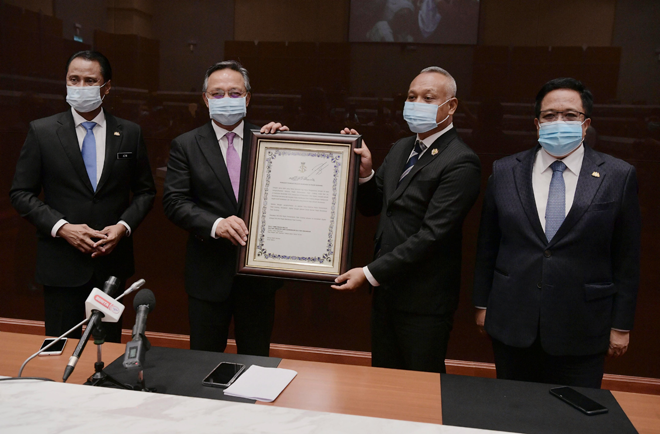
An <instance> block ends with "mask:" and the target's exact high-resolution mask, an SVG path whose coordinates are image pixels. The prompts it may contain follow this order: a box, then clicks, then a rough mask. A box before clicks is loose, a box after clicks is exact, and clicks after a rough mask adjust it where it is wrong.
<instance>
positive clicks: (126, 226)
mask: <svg viewBox="0 0 660 434" xmlns="http://www.w3.org/2000/svg"><path fill="white" fill-rule="evenodd" d="M117 224H118V225H124V227H125V228H126V236H127V237H130V236H131V227H130V226H129V225H128V223H126V222H125V221H124V220H119V223H117Z"/></svg>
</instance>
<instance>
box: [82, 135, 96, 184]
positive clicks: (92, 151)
mask: <svg viewBox="0 0 660 434" xmlns="http://www.w3.org/2000/svg"><path fill="white" fill-rule="evenodd" d="M81 125H82V126H83V127H85V129H86V130H87V134H85V138H84V139H83V145H82V157H83V161H84V162H85V169H87V176H89V181H90V182H91V183H92V188H93V189H94V191H96V138H95V137H94V132H93V131H92V130H93V129H94V127H95V126H96V122H83V123H82V124H81Z"/></svg>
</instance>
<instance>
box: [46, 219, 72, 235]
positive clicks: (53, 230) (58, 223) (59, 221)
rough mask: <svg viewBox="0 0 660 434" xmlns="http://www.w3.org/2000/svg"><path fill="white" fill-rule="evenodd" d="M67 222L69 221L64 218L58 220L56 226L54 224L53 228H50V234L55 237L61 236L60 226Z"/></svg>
mask: <svg viewBox="0 0 660 434" xmlns="http://www.w3.org/2000/svg"><path fill="white" fill-rule="evenodd" d="M67 223H69V222H68V221H66V220H64V219H60V220H58V221H57V223H55V226H53V229H51V230H50V235H51V236H52V237H53V238H59V235H57V231H59V230H60V228H61V227H62V226H64V225H65V224H67Z"/></svg>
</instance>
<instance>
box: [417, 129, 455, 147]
mask: <svg viewBox="0 0 660 434" xmlns="http://www.w3.org/2000/svg"><path fill="white" fill-rule="evenodd" d="M452 128H454V123H453V122H451V123H450V124H449V125H448V126H447V127H446V128H445V129H444V130H442V131H438V132H437V133H435V134H431V135H430V136H428V137H427V138H425V139H424V140H420V142H422V143H423V144H424V149H425V150H426V149H428V147H429V146H431V145H432V144H433V142H435V141H436V140H438V138H440V136H442V135H443V134H444V133H446V132H447V131H449V130H451V129H452ZM417 140H419V134H417Z"/></svg>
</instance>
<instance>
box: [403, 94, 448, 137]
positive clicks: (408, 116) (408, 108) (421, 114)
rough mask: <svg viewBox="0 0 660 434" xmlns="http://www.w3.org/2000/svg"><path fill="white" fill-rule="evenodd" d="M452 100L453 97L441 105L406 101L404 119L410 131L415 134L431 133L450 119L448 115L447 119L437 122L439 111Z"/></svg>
mask: <svg viewBox="0 0 660 434" xmlns="http://www.w3.org/2000/svg"><path fill="white" fill-rule="evenodd" d="M452 99H453V97H452V98H449V99H448V100H447V101H445V102H443V103H442V104H440V105H435V104H426V103H423V102H410V101H406V102H405V104H404V105H403V119H405V121H406V122H407V123H408V127H409V128H410V131H412V132H413V133H425V132H427V131H431V130H432V129H433V128H435V127H437V126H438V125H440V124H441V123H443V122H444V121H446V120H447V119H449V115H447V117H446V118H444V119H443V120H441V121H440V122H436V121H435V120H436V119H437V117H438V109H439V108H440V107H442V106H443V105H445V104H447V103H448V102H449V101H451V100H452Z"/></svg>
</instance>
